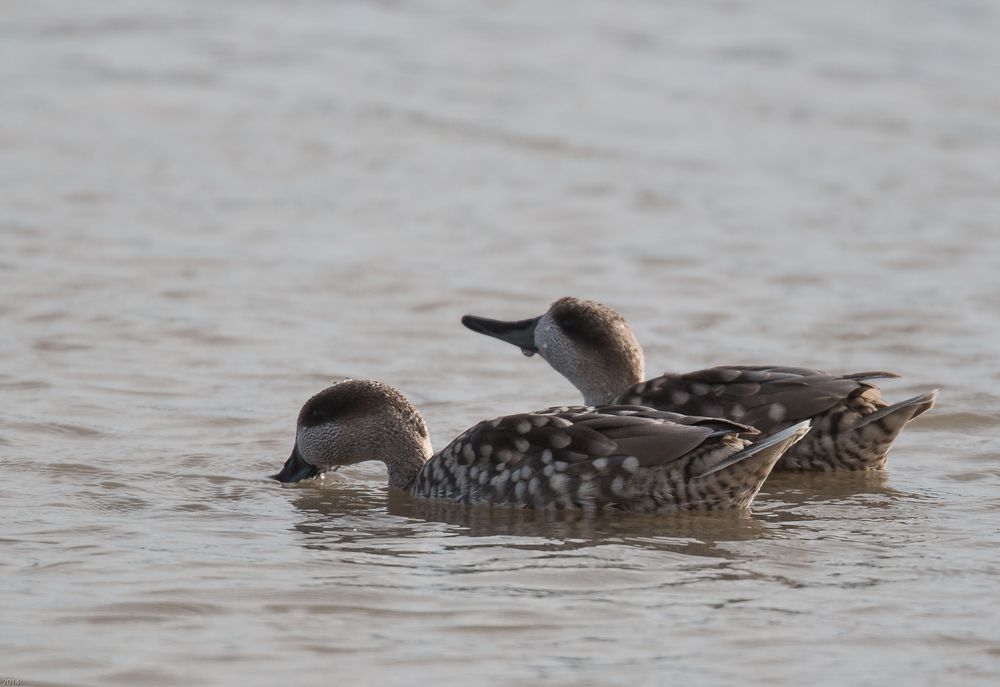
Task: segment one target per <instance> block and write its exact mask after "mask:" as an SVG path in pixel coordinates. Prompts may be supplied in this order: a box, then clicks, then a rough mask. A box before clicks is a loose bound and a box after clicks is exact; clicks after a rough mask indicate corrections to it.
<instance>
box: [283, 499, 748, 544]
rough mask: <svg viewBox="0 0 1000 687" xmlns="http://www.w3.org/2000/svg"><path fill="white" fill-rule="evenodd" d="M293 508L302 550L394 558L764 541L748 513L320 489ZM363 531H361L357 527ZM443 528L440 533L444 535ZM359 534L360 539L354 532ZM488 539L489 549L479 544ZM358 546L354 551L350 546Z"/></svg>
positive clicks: (295, 504)
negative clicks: (429, 540) (433, 547)
mask: <svg viewBox="0 0 1000 687" xmlns="http://www.w3.org/2000/svg"><path fill="white" fill-rule="evenodd" d="M293 505H294V506H295V507H296V508H298V509H299V510H301V511H302V512H303V514H305V515H307V516H309V519H308V520H304V521H301V522H299V523H297V524H296V525H295V529H297V530H298V531H300V532H302V533H303V534H305V535H307V536H306V540H305V541H306V543H305V545H306V546H310V547H320V548H338V547H350V548H352V549H354V550H365V551H367V552H369V553H375V554H380V553H381V554H386V555H397V554H399V553H405V548H404V550H403V551H397V550H395V549H394V548H393V545H392V544H388V545H383V542H384V541H393V542H394V543H399V542H400V541H403V542H405V541H406V539H405V538H406V537H409V536H414V535H416V536H420V534H421V533H424V532H426V531H427V527H428V525H430V526H433V527H434V529H433V531H434V533H435V536H439V537H455V538H456V539H455V540H454V541H451V542H448V543H446V544H445V545H446V546H449V547H460V548H468V547H475V546H484V545H486V546H496V545H502V546H505V547H512V548H525V549H535V550H538V551H550V552H559V551H570V550H577V549H585V548H588V547H594V546H602V545H606V544H617V545H623V546H635V547H640V548H646V549H651V550H663V551H675V552H677V553H684V554H688V555H692V556H712V557H720V558H726V557H728V556H730V555H731V554H728V553H727V552H726V551H725V550H724V549H720V548H719V544H725V543H726V542H729V541H744V540H749V539H755V538H757V537H762V536H767V530H765V529H764V527H763V526H762V525H761V523H760V522H758V521H757V520H756V519H755V518H754V517H753V516H752V515H750V514H749V513H741V512H732V513H677V514H671V515H667V516H651V515H641V514H602V513H596V514H593V513H585V512H582V511H535V510H531V509H521V508H489V507H484V506H480V505H468V504H451V503H442V502H437V501H427V500H424V499H417V498H414V497H412V496H410V495H408V494H405V493H402V492H398V491H396V490H392V491H389V492H388V493H386V492H385V491H382V490H378V491H374V492H373V491H368V490H354V489H348V488H334V489H331V488H325V489H322V490H316V493H305V494H303V495H302V496H301V497H298V498H296V499H295V500H294V501H293ZM359 524H360V527H359ZM442 526H443V527H442ZM359 530H360V532H359ZM480 538H489V539H490V541H489V542H477V541H476V540H477V539H480ZM358 544H360V545H363V547H364V548H363V549H359V548H358V547H357V546H355V545H358Z"/></svg>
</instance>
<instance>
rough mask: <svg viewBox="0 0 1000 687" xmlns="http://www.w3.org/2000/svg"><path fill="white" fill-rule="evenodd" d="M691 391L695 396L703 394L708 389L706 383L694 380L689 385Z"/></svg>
mask: <svg viewBox="0 0 1000 687" xmlns="http://www.w3.org/2000/svg"><path fill="white" fill-rule="evenodd" d="M691 391H693V392H694V393H695V395H697V396H704V395H705V394H707V393H708V391H709V388H708V384H702V383H701V382H694V383H693V384H692V385H691Z"/></svg>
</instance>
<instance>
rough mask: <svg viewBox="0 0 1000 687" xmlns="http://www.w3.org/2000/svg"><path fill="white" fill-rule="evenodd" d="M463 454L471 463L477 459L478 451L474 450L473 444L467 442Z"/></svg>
mask: <svg viewBox="0 0 1000 687" xmlns="http://www.w3.org/2000/svg"><path fill="white" fill-rule="evenodd" d="M462 456H463V457H464V458H465V460H467V461H468V462H470V463H471V462H472V461H474V460H475V459H476V452H475V451H473V450H472V444H469V443H466V444H465V445H464V446H463V447H462Z"/></svg>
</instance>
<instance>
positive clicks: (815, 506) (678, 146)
mask: <svg viewBox="0 0 1000 687" xmlns="http://www.w3.org/2000/svg"><path fill="white" fill-rule="evenodd" d="M998 31H1000V8H998V6H997V5H996V3H993V2H986V1H983V2H975V1H969V2H912V1H908V0H907V1H904V0H885V1H883V2H874V3H873V2H842V3H828V4H825V5H822V6H821V5H817V4H816V3H794V2H785V3H782V2H767V3H763V4H761V3H744V2H738V1H728V2H701V1H699V2H677V3H670V4H665V3H659V2H627V3H602V2H579V1H576V2H568V1H566V2H553V3H533V2H528V1H527V0H524V1H510V2H498V3H491V4H489V5H477V6H475V7H472V6H470V5H468V3H460V2H427V3H420V5H419V6H417V5H415V4H414V5H411V4H402V3H393V2H383V3H373V2H365V3H361V2H358V3H349V2H344V3H326V2H296V3H289V2H275V1H267V0H259V1H258V2H252V3H251V2H223V1H221V0H220V1H217V2H194V1H178V2H172V3H155V2H149V1H147V2H137V1H132V2H124V1H122V2H103V3H91V4H89V5H88V7H87V9H86V11H82V10H81V9H80V7H78V5H77V4H76V3H70V2H65V1H60V0H53V1H51V2H37V3H18V4H10V3H8V6H7V7H5V9H4V12H3V14H2V17H0V78H2V83H3V84H4V87H3V88H2V89H0V201H2V202H0V207H2V210H0V293H2V298H0V318H2V322H3V334H2V336H0V399H2V406H0V408H2V412H0V457H2V460H0V471H2V474H0V485H2V487H0V490H2V491H0V493H2V496H0V508H2V513H0V523H2V525H0V539H2V542H3V548H2V551H3V556H2V557H0V569H2V571H3V580H4V584H3V586H2V589H0V609H2V618H3V622H2V624H0V628H2V629H0V678H4V679H19V680H21V681H22V684H32V685H42V684H49V685H66V684H82V685H134V684H143V685H190V684H201V685H223V684H227V685H228V684H241V685H272V684H285V683H287V682H288V681H289V680H292V681H293V682H295V683H296V684H302V685H319V684H330V682H331V681H333V682H336V683H338V684H378V685H407V684H413V683H414V681H420V682H421V683H424V684H434V685H460V684H461V685H466V684H477V685H504V686H505V685H523V684H544V685H571V684H572V685H626V684H627V685H635V684H650V685H653V684H668V683H671V682H676V681H680V680H683V681H685V682H689V683H694V684H722V683H731V682H735V681H736V680H741V681H743V680H748V679H749V680H750V681H751V682H755V683H759V684H770V685H800V684H802V682H803V681H808V682H810V683H811V684H831V685H832V684H847V683H852V684H879V685H881V684H899V683H904V682H905V683H906V684H914V685H919V684H942V683H945V682H947V683H949V684H958V683H962V684H995V683H996V681H997V679H998V676H1000V632H998V630H1000V608H998V604H997V601H996V599H997V592H996V590H997V586H998V582H1000V558H998V553H997V551H998V548H997V545H998V543H1000V498H998V494H1000V439H998V438H997V432H996V430H997V425H998V421H1000V396H998V394H997V391H996V389H997V388H998V382H1000V372H998V365H997V362H998V355H997V354H998V341H1000V321H998V318H997V313H998V312H1000V276H998V270H997V265H998V264H1000V236H998V233H1000V229H998V225H1000V181H998V177H997V163H998V161H1000V81H998V80H997V79H996V78H995V76H996V74H997V73H1000V42H997V40H996V36H997V33H998ZM567 294H573V295H577V296H581V297H589V298H594V299H597V300H601V301H603V302H606V303H608V304H610V305H612V306H615V307H617V308H618V309H620V310H621V311H622V312H623V313H624V314H625V315H626V316H627V317H628V318H629V319H630V321H631V322H632V323H633V325H634V328H635V329H636V332H637V334H638V336H639V339H640V341H642V342H644V344H645V346H646V354H647V360H648V361H649V364H650V369H649V370H648V372H649V373H650V374H654V373H656V372H658V371H659V370H662V369H665V368H670V369H674V370H685V369H695V368H697V367H701V366H705V365H711V364H723V363H730V364H732V363H748V364H750V363H772V364H774V363H778V364H791V365H811V366H816V367H820V368H824V369H829V370H836V371H855V370H863V369H873V368H874V369H883V368H888V369H892V370H895V371H897V372H900V373H901V374H903V375H904V377H903V378H902V379H899V380H888V381H887V382H886V384H885V385H884V391H885V395H886V397H887V398H890V399H895V400H898V399H902V398H905V397H907V396H911V395H915V394H917V393H921V392H924V391H927V390H929V389H932V388H938V387H940V388H941V397H940V401H939V406H938V408H936V409H935V410H934V411H933V412H932V413H931V414H929V415H928V416H926V417H925V418H921V419H920V420H919V421H918V422H916V423H914V425H913V426H912V427H911V428H909V429H908V430H907V431H906V432H905V433H904V434H903V435H902V437H901V438H900V439H899V441H898V442H897V445H896V448H895V449H894V451H893V453H892V454H891V456H890V459H889V469H888V470H887V471H886V472H885V473H884V474H873V475H857V474H848V475H834V476H804V477H803V476H786V475H780V476H776V477H774V478H773V479H772V480H770V481H769V482H768V483H767V485H766V486H765V489H764V491H763V492H762V494H761V495H760V498H759V500H758V502H757V504H756V505H755V507H754V511H753V513H752V515H748V516H738V515H732V514H715V515H708V516H697V517H696V516H677V517H655V518H654V517H617V518H616V517H602V518H597V519H593V518H590V519H588V518H583V519H581V518H579V517H572V516H562V517H554V516H542V515H536V514H533V513H525V512H507V511H489V510H481V509H471V510H462V509H454V508H448V507H443V506H440V505H427V504H415V503H413V502H411V501H409V500H408V499H405V498H402V497H399V496H396V495H390V494H388V493H387V490H386V488H385V486H384V479H385V477H384V470H383V469H382V468H381V467H380V466H376V465H364V466H359V467H357V468H353V469H350V470H344V471H341V472H339V473H337V474H336V475H334V476H331V477H329V478H328V479H327V483H328V484H327V486H326V487H325V488H323V489H318V488H316V487H313V486H305V487H297V488H281V487H280V486H279V485H278V484H276V483H273V482H268V481H265V480H264V479H262V478H263V476H264V475H267V474H270V473H273V472H275V471H276V470H277V469H278V468H279V467H280V465H281V463H282V461H283V460H284V459H285V458H286V457H287V455H288V450H289V449H290V447H291V442H292V435H293V429H294V422H295V416H296V413H297V411H298V409H299V406H300V405H301V403H302V402H303V401H304V400H305V399H306V398H308V397H309V396H310V395H311V394H312V393H313V392H315V391H317V390H319V389H320V388H322V387H323V386H325V385H326V384H328V383H329V382H330V381H332V380H334V379H337V378H339V377H341V376H344V375H352V376H356V377H373V378H378V379H381V380H384V381H386V382H389V383H391V384H393V385H395V386H397V387H399V388H400V389H401V390H403V391H404V392H405V393H406V394H407V395H408V396H409V397H410V398H411V399H412V400H413V401H414V402H415V403H416V404H417V405H418V406H419V407H420V408H421V409H422V411H423V412H424V414H425V416H426V419H427V421H428V423H429V425H430V427H431V433H432V438H433V439H434V440H435V442H436V444H437V445H438V446H439V447H440V446H443V445H444V443H446V442H447V441H448V440H449V439H450V438H451V437H453V436H454V435H456V434H457V433H458V432H460V431H462V430H464V429H465V428H466V427H468V426H469V425H471V424H472V423H474V422H475V421H477V420H479V419H482V418H485V417H494V416H496V415H499V414H502V413H506V412H515V411H519V410H528V409H535V408H539V407H543V406H545V405H548V404H551V403H560V402H567V401H575V400H576V394H575V393H574V391H573V389H572V388H571V387H570V386H569V385H568V383H566V382H565V381H564V380H562V379H561V378H559V377H557V376H556V375H555V374H554V373H551V372H550V371H549V370H548V369H547V368H546V367H545V365H544V363H542V362H541V361H540V360H539V359H538V358H537V357H536V358H534V359H531V360H526V359H524V358H523V357H521V356H520V355H518V354H517V352H516V351H514V350H513V349H511V348H510V347H509V346H505V345H503V344H501V343H499V342H496V341H492V340H488V339H486V338H485V337H481V336H476V335H474V334H472V333H470V332H468V331H466V330H464V329H463V328H462V327H461V326H460V325H459V324H458V318H459V316H460V315H461V314H463V313H465V312H477V313H481V314H487V315H492V316H494V317H510V318H515V317H516V318H520V317H528V316H531V315H535V314H538V313H540V312H541V311H542V310H544V309H545V307H546V306H547V305H548V303H549V302H551V301H552V300H554V299H555V298H557V297H559V296H562V295H567Z"/></svg>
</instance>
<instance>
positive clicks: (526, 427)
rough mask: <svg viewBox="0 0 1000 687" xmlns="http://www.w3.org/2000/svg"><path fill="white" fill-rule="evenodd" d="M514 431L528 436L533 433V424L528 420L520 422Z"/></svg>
mask: <svg viewBox="0 0 1000 687" xmlns="http://www.w3.org/2000/svg"><path fill="white" fill-rule="evenodd" d="M514 431H516V432H517V433H518V434H527V433H528V432H530V431H531V423H530V422H528V421H527V420H518V421H517V424H516V425H514Z"/></svg>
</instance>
